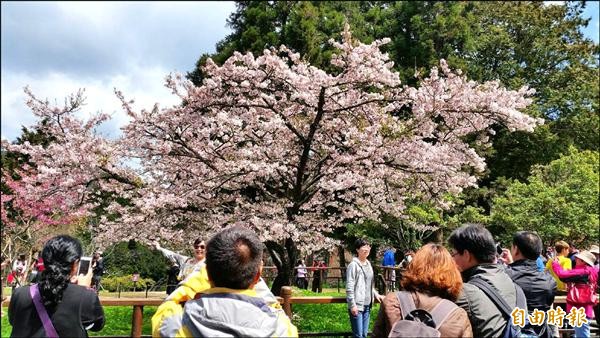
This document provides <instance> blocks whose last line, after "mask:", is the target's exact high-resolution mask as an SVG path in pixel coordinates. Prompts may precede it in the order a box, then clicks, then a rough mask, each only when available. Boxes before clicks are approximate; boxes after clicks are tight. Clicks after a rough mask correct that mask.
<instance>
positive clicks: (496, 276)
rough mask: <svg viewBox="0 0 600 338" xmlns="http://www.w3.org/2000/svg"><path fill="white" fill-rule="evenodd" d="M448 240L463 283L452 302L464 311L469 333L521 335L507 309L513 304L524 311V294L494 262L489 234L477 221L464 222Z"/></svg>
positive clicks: (494, 254)
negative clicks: (458, 293) (512, 322)
mask: <svg viewBox="0 0 600 338" xmlns="http://www.w3.org/2000/svg"><path fill="white" fill-rule="evenodd" d="M448 242H449V244H450V246H451V247H452V250H451V255H452V257H453V258H454V261H455V262H456V265H457V266H458V269H459V270H460V271H461V275H462V278H463V281H464V282H465V283H464V284H463V291H462V293H461V295H460V296H459V298H458V300H457V301H456V304H457V305H458V306H460V307H462V308H463V309H465V311H467V314H468V316H469V320H470V321H471V326H472V328H473V336H475V337H514V336H517V337H518V336H522V335H521V332H520V330H519V327H518V326H515V325H512V324H511V312H512V310H513V309H514V308H516V307H519V308H521V309H524V310H525V311H527V303H526V300H525V296H524V294H523V290H521V288H520V287H519V286H518V285H516V284H515V283H513V281H512V280H511V279H510V277H509V276H508V275H507V274H506V272H505V271H504V269H503V268H502V267H500V266H499V265H498V264H496V245H495V243H494V239H493V237H492V234H491V233H490V232H489V231H488V230H487V229H486V228H484V227H483V226H482V225H480V224H466V225H463V226H462V227H460V228H458V229H456V230H454V231H453V232H452V234H451V235H450V238H449V239H448Z"/></svg>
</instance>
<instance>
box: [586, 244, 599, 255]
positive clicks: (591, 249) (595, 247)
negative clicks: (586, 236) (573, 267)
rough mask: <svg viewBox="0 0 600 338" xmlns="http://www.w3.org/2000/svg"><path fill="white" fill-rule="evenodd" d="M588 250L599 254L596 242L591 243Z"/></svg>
mask: <svg viewBox="0 0 600 338" xmlns="http://www.w3.org/2000/svg"><path fill="white" fill-rule="evenodd" d="M588 251H589V252H591V253H594V254H600V248H599V247H598V246H597V245H596V244H594V245H592V246H591V247H590V249H589V250H588Z"/></svg>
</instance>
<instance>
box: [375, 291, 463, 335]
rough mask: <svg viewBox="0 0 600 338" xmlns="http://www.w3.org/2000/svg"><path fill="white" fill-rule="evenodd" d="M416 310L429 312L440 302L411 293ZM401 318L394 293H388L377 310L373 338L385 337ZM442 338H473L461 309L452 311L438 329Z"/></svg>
mask: <svg viewBox="0 0 600 338" xmlns="http://www.w3.org/2000/svg"><path fill="white" fill-rule="evenodd" d="M412 296H413V300H414V302H415V306H416V307H417V309H423V310H426V311H429V312H431V311H432V310H433V308H434V307H435V306H436V305H437V304H438V303H439V302H440V299H439V298H437V297H431V296H428V295H426V294H423V293H419V292H417V293H415V292H413V293H412ZM401 318H403V315H402V311H401V310H400V302H398V297H396V294H395V293H394V292H390V293H388V294H387V295H386V296H385V298H384V300H383V302H382V303H381V308H380V309H379V314H378V315H377V319H376V320H375V325H374V327H373V337H387V336H388V335H389V333H390V331H391V330H392V327H393V326H394V323H396V321H397V320H399V319H401ZM439 330H440V332H441V334H442V337H473V331H472V329H471V323H470V322H469V317H468V316H467V312H466V311H465V310H463V309H461V308H458V309H456V310H454V311H453V312H452V313H451V314H450V316H449V317H448V318H447V319H446V320H445V321H444V323H443V324H442V326H441V327H440V329H439Z"/></svg>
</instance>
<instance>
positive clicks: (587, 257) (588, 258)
mask: <svg viewBox="0 0 600 338" xmlns="http://www.w3.org/2000/svg"><path fill="white" fill-rule="evenodd" d="M575 257H576V258H579V259H581V260H582V261H584V262H586V263H587V264H588V265H591V266H594V263H595V262H596V256H594V254H593V253H591V252H589V251H587V250H584V251H581V252H580V253H578V254H575Z"/></svg>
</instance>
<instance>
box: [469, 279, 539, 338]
mask: <svg viewBox="0 0 600 338" xmlns="http://www.w3.org/2000/svg"><path fill="white" fill-rule="evenodd" d="M468 283H469V284H472V285H475V286H476V287H478V288H479V289H480V290H481V291H483V293H485V295H486V296H488V298H489V299H490V300H491V301H492V302H493V303H494V305H496V308H498V310H500V312H501V313H502V316H503V317H504V319H506V321H507V323H506V328H505V329H504V331H503V332H502V338H534V337H535V338H537V337H538V334H536V333H535V331H534V330H533V327H532V326H531V324H529V322H528V319H527V313H525V326H524V327H523V328H521V327H520V326H518V325H514V324H513V323H512V320H511V315H510V314H511V313H512V309H511V308H510V306H509V305H508V303H506V301H505V300H504V299H503V298H502V297H500V295H499V294H498V291H497V290H496V288H495V287H494V286H493V285H491V284H490V283H489V282H488V281H487V280H486V279H484V278H482V277H478V276H475V277H474V278H472V279H470V280H469V282H468ZM515 292H516V295H517V307H519V308H521V309H527V299H525V294H524V293H523V290H521V288H520V287H518V286H517V285H516V284H515Z"/></svg>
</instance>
